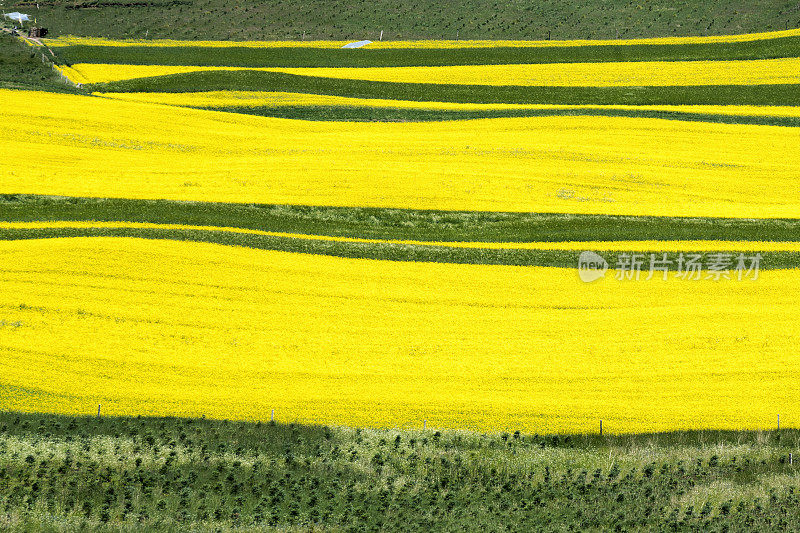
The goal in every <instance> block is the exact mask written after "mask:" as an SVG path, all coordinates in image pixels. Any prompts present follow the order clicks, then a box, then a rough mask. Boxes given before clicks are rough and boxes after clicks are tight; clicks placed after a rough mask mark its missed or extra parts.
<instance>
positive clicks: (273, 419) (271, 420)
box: [269, 409, 275, 422]
mask: <svg viewBox="0 0 800 533" xmlns="http://www.w3.org/2000/svg"><path fill="white" fill-rule="evenodd" d="M269 421H270V422H275V409H273V410H272V414H271V415H269Z"/></svg>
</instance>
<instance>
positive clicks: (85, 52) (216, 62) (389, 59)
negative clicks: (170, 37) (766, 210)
mask: <svg viewBox="0 0 800 533" xmlns="http://www.w3.org/2000/svg"><path fill="white" fill-rule="evenodd" d="M56 50H57V51H58V55H59V57H60V59H61V60H62V61H64V62H66V63H69V64H74V63H114V64H128V65H204V66H223V67H406V66H428V67H433V66H446V65H501V64H528V63H585V62H590V63H598V62H603V61H699V60H735V59H774V58H782V57H797V56H798V55H800V37H780V38H774V39H764V40H758V41H747V42H735V43H696V44H669V45H666V44H647V45H603V46H578V47H564V46H553V47H497V48H452V49H449V48H442V49H424V48H420V49H418V48H410V49H370V48H363V49H355V50H339V49H335V48H334V49H326V48H300V47H298V48H249V47H233V46H231V47H200V46H186V47H182V46H181V47H177V46H168V47H156V46H88V45H72V46H63V47H58V48H56Z"/></svg>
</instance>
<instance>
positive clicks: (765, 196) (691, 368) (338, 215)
mask: <svg viewBox="0 0 800 533" xmlns="http://www.w3.org/2000/svg"><path fill="white" fill-rule="evenodd" d="M45 42H46V43H47V45H48V46H49V47H50V48H51V49H52V50H53V51H54V52H55V56H54V57H55V59H56V63H57V68H59V69H60V70H61V71H62V72H63V73H64V74H65V75H67V76H68V77H70V78H72V81H73V82H75V83H77V84H82V85H83V87H82V88H81V90H82V91H83V94H49V93H42V92H36V91H24V90H0V97H2V99H3V102H4V103H5V105H4V106H3V108H2V109H0V117H1V118H2V120H3V123H4V125H5V130H4V136H5V139H4V155H5V159H6V160H7V161H24V162H25V164H24V166H23V165H4V166H3V167H2V170H1V172H2V176H1V177H0V249H2V255H3V256H4V257H5V258H7V260H6V261H4V262H3V264H2V266H0V286H2V288H3V290H2V291H0V295H2V296H0V331H2V333H3V334H2V335H0V351H2V353H3V356H2V357H0V367H2V375H3V378H2V381H0V387H2V390H3V393H4V394H3V407H4V408H5V409H6V410H16V411H23V412H49V413H58V414H62V415H74V414H88V413H92V412H94V410H95V409H96V408H97V405H98V404H101V405H103V409H104V412H106V413H108V414H113V415H126V416H131V415H137V414H141V415H152V416H164V415H167V416H201V415H205V416H207V417H209V418H217V419H224V418H228V419H242V420H251V421H259V420H266V419H268V417H269V413H270V412H271V410H272V409H275V411H276V413H278V415H279V417H282V418H281V419H282V420H286V421H292V422H300V423H307V424H329V425H346V426H358V427H364V426H366V427H373V428H391V427H398V428H419V427H420V426H421V425H422V423H423V421H427V423H428V424H429V425H430V426H431V427H437V428H451V429H474V430H480V431H501V430H503V431H514V430H519V431H524V432H529V433H540V434H542V433H584V432H592V431H594V430H595V429H596V427H597V421H598V420H599V419H602V420H604V421H605V423H606V428H607V429H606V431H607V432H611V433H630V432H634V433H641V432H652V431H668V430H676V429H694V430H702V429H709V428H716V429H759V428H764V427H772V425H773V423H774V420H775V415H776V414H777V413H780V414H781V416H782V418H781V421H782V424H783V425H784V426H788V427H797V426H798V425H800V423H799V422H798V419H797V417H798V416H799V415H798V413H797V412H796V410H795V407H794V404H795V403H796V402H793V401H792V399H793V398H796V396H797V393H798V385H797V383H798V380H797V376H796V375H795V372H794V370H793V369H794V368H795V367H796V366H797V365H796V364H795V363H796V361H794V360H793V358H794V357H795V356H794V355H793V346H794V345H796V342H797V335H798V331H797V326H796V321H795V320H794V317H795V316H796V312H797V310H798V306H797V303H796V301H795V298H793V290H792V287H794V286H795V284H796V283H797V282H798V281H799V280H800V273H799V271H798V268H800V244H799V243H800V231H799V230H800V222H798V218H800V217H798V213H800V190H799V189H798V188H799V187H800V185H798V177H800V176H798V170H797V169H798V168H800V161H799V160H798V158H800V155H798V151H797V150H796V147H797V146H799V145H800V129H799V128H800V112H798V107H797V102H798V101H800V100H799V99H798V96H799V95H800V78H799V77H798V75H797V70H798V69H797V66H798V65H797V62H798V61H800V33H799V32H798V31H797V30H790V31H787V32H772V33H767V34H754V35H745V36H730V37H709V38H699V37H698V38H674V39H673V38H669V39H654V40H632V41H624V40H617V41H613V42H595V41H587V42H549V41H547V42H516V41H507V42H496V43H487V42H458V43H454V42H442V43H436V42H417V43H389V42H387V43H373V45H374V46H373V45H368V46H367V47H365V48H364V49H359V50H341V49H340V48H339V47H340V46H341V44H342V43H338V42H310V43H306V44H303V43H266V42H250V43H240V44H236V45H232V44H231V43H221V42H179V41H152V42H141V41H109V40H104V39H96V38H92V39H84V38H74V37H67V38H59V39H55V40H53V39H50V40H46V41H45ZM583 250H594V251H596V252H598V253H600V254H601V256H602V257H603V258H605V259H606V260H607V262H608V263H609V264H610V270H609V272H608V273H607V275H606V276H605V278H604V279H603V280H602V281H597V282H593V283H585V282H583V281H581V279H580V278H579V276H578V271H577V268H576V267H577V266H578V254H579V253H580V252H581V251H583ZM625 252H646V253H648V254H649V253H653V254H656V253H658V254H660V253H665V254H666V253H669V254H673V255H674V254H678V253H683V252H685V253H689V252H699V253H700V254H701V256H702V257H703V259H704V260H706V261H709V260H710V259H711V258H713V257H714V256H715V255H717V254H719V253H723V254H729V255H731V256H732V257H733V258H735V257H736V256H738V255H739V254H746V255H747V256H749V257H752V256H754V255H755V254H759V256H760V257H761V258H762V259H763V263H762V265H761V270H760V271H759V272H758V276H757V279H747V280H742V281H739V280H735V279H721V280H715V279H709V278H707V277H702V278H701V279H698V280H685V279H683V280H682V279H679V277H678V273H676V272H672V271H671V270H672V269H668V270H669V272H667V274H668V276H667V277H668V279H667V280H663V279H661V276H660V275H657V276H655V277H654V278H653V279H649V280H644V279H642V280H639V281H636V280H630V279H628V280H625V279H622V280H618V279H616V276H615V274H617V273H618V272H615V264H614V262H615V256H617V255H618V254H620V253H625ZM44 258H46V260H45V259H44ZM732 277H734V278H735V277H736V276H735V275H734V276H732Z"/></svg>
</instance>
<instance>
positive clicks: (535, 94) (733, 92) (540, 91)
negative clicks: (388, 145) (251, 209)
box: [85, 70, 800, 106]
mask: <svg viewBox="0 0 800 533" xmlns="http://www.w3.org/2000/svg"><path fill="white" fill-rule="evenodd" d="M85 88H86V89H88V90H90V91H99V92H173V93H174V92H202V91H225V90H235V91H280V92H295V93H304V94H325V95H334V96H347V97H352V98H380V99H389V100H391V99H395V100H413V101H420V102H461V103H498V104H503V103H505V104H562V105H566V104H574V105H581V104H597V105H612V104H620V105H682V104H686V105H701V104H704V105H789V106H793V105H798V104H800V84H786V85H783V84H781V85H701V86H685V87H677V86H667V87H541V86H533V87H525V86H515V85H506V86H488V85H454V84H451V85H445V84H432V83H395V82H376V81H366V80H348V79H335V78H322V77H316V76H300V75H296V74H285V73H282V72H262V71H247V70H245V71H229V70H219V71H205V72H188V73H184V74H170V75H167V76H154V77H148V78H136V79H132V80H123V81H118V82H110V83H100V84H93V85H87V86H85Z"/></svg>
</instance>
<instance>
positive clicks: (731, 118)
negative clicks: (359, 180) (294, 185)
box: [187, 105, 800, 128]
mask: <svg viewBox="0 0 800 533" xmlns="http://www.w3.org/2000/svg"><path fill="white" fill-rule="evenodd" d="M187 107H193V108H195V109H207V110H211V111H225V112H229V113H242V114H245V115H258V116H262V117H276V118H291V119H298V120H329V121H344V122H427V121H444V120H474V119H482V118H508V117H556V116H558V117H561V116H592V117H638V118H661V119H666V120H683V121H691V122H714V123H718V124H751V125H761V126H785V127H794V128H796V127H798V126H800V117H773V116H746V115H722V114H709V113H687V112H683V111H653V110H648V109H642V110H638V109H497V110H474V111H472V110H470V111H462V110H444V109H409V108H398V107H366V106H337V105H332V106H303V105H298V106H283V105H281V106H222V107H211V106H187Z"/></svg>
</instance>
